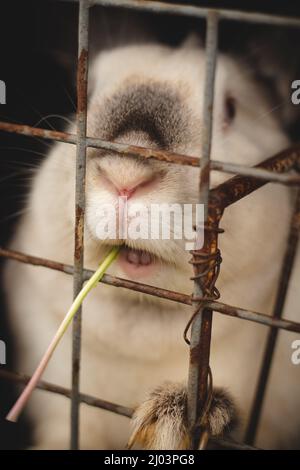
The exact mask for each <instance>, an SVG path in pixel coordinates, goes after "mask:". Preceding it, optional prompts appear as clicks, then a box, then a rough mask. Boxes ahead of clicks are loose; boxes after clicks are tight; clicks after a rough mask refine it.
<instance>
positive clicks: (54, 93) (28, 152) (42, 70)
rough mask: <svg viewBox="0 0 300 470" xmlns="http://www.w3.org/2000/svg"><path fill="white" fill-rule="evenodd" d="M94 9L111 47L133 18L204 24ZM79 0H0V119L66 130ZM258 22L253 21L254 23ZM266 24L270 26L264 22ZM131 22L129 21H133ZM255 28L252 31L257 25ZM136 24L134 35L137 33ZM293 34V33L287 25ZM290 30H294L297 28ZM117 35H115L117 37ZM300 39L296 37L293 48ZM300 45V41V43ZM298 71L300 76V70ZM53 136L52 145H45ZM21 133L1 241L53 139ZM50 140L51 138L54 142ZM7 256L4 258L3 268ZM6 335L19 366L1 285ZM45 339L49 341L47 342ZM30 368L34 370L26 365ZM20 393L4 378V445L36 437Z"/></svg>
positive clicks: (162, 24) (1, 335) (8, 148)
mask: <svg viewBox="0 0 300 470" xmlns="http://www.w3.org/2000/svg"><path fill="white" fill-rule="evenodd" d="M174 3H192V4H198V5H204V6H210V7H217V6H222V7H227V8H235V7H238V8H239V9H243V10H252V11H261V12H273V13H278V14H282V15H293V16H294V15H298V16H300V6H299V5H297V3H299V2H296V1H293V2H288V1H282V0H281V1H280V0H279V1H276V0H272V1H262V0H260V1H255V0H251V1H245V0H243V1H239V2H237V1H213V0H210V1H207V2H200V1H198V2H196V1H193V2H184V1H183V0H182V1H181V2H174ZM99 11H100V15H99V14H97V12H96V13H95V15H94V9H93V10H92V12H93V14H92V16H93V18H92V20H93V21H92V31H91V35H92V43H93V31H96V30H97V29H101V30H103V29H105V30H106V31H108V40H107V38H105V37H103V36H102V37H101V38H99V37H98V35H96V36H95V37H97V39H96V40H95V41H94V43H93V44H95V43H97V41H98V42H101V47H109V46H111V45H114V43H115V42H118V41H122V38H121V37H120V36H118V35H117V34H116V31H119V29H120V28H119V26H120V24H123V23H124V21H125V24H127V25H128V24H130V21H132V19H133V20H134V22H137V21H138V23H139V24H140V25H141V28H142V29H143V30H147V31H148V30H149V35H154V36H156V37H158V38H159V39H160V40H162V41H165V42H168V43H173V44H175V43H177V42H178V41H180V40H181V39H182V38H183V37H184V35H185V34H186V32H187V31H188V30H189V29H192V28H195V29H199V28H200V29H201V28H202V30H203V22H202V21H201V20H191V19H186V18H179V17H170V16H165V15H163V16H154V15H150V14H135V13H133V12H132V11H131V12H128V13H127V12H126V11H125V10H121V11H119V10H115V9H105V11H104V10H103V9H99V8H98V13H99ZM77 14H78V5H77V4H76V2H61V1H42V0H38V1H26V0H22V1H12V0H9V1H2V2H1V6H0V79H1V80H4V81H5V83H6V86H7V104H6V105H0V120H2V121H7V122H15V123H24V124H28V125H31V126H38V127H43V128H47V129H51V128H54V129H56V130H62V129H63V128H64V125H65V124H64V120H63V119H62V118H59V117H53V116H52V117H49V118H48V119H43V118H45V116H49V115H60V116H62V117H63V116H68V115H70V114H72V113H74V111H75V108H74V103H75V102H76V92H75V88H74V83H75V79H74V77H75V70H76V54H77V36H76V34H77ZM253 28H254V29H253ZM263 28H264V30H268V28H267V27H263ZM129 29H130V28H129ZM261 30H262V27H256V26H248V25H246V24H243V25H242V26H241V25H237V24H236V23H234V24H231V23H230V22H229V23H226V24H224V26H222V30H221V37H220V46H221V49H228V48H229V49H230V48H231V47H232V44H233V43H235V46H237V45H240V44H243V43H244V42H246V41H247V38H248V36H249V35H250V36H251V35H253V34H256V31H261ZM253 31H254V33H253ZM135 34H138V32H136V30H134V32H133V33H132V37H131V38H127V39H128V41H129V40H134V38H135ZM286 34H288V33H286ZM290 34H291V37H292V35H293V31H291V33H290ZM112 38H114V39H113V40H112ZM299 44H300V42H298V43H296V44H295V46H296V47H295V48H294V52H295V53H296V54H297V51H296V48H297V47H298V45H299ZM299 47H300V46H299ZM298 55H299V54H298ZM298 78H300V76H299V77H298ZM46 144H47V145H46ZM46 144H45V143H44V142H42V141H41V140H38V139H33V138H28V137H24V136H20V135H14V134H7V133H4V132H0V246H6V245H7V243H8V241H9V238H10V236H11V234H12V233H13V230H14V227H15V223H16V221H17V219H18V215H19V213H20V211H21V210H22V208H23V205H24V201H25V198H26V193H27V190H28V187H29V183H30V175H31V172H32V170H33V169H34V168H35V167H36V166H37V165H38V164H39V162H40V161H41V159H42V158H44V156H45V154H46V152H47V151H48V149H49V142H46ZM50 145H52V144H51V143H50ZM1 267H2V263H1V264H0V269H1ZM0 339H1V340H3V341H5V343H6V345H7V365H6V366H3V365H2V366H0V367H1V368H7V369H9V370H15V363H14V338H13V335H12V332H11V331H10V329H9V321H8V315H7V314H6V312H5V299H4V298H3V293H2V291H1V292H0ZM45 346H46V345H45ZM20 372H29V371H20ZM15 398H16V390H15V388H14V387H13V386H12V385H11V384H10V383H6V382H5V381H3V380H1V379H0V448H2V449H14V448H20V447H24V446H25V445H27V444H28V443H29V442H30V426H29V423H28V420H27V419H26V416H25V417H24V416H23V417H22V419H20V422H19V423H18V424H7V423H6V422H5V421H4V419H3V418H4V416H5V414H6V413H7V411H8V409H9V407H10V406H11V405H12V404H13V402H14V400H15Z"/></svg>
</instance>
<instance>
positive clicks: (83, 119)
mask: <svg viewBox="0 0 300 470" xmlns="http://www.w3.org/2000/svg"><path fill="white" fill-rule="evenodd" d="M88 24H89V4H88V1H87V0H80V3H79V24H78V68H77V153H76V189H75V233H74V235H75V247H74V278H73V295H74V298H75V297H76V296H77V295H78V293H79V291H80V290H81V288H82V284H83V248H84V245H83V243H84V212H85V166H86V127H87V75H88ZM80 353H81V309H80V310H79V311H78V313H77V314H76V316H75V318H74V321H73V338H72V393H71V444H70V446H71V449H73V450H75V449H78V447H79V405H80V396H79V376H80Z"/></svg>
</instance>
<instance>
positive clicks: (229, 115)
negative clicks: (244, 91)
mask: <svg viewBox="0 0 300 470" xmlns="http://www.w3.org/2000/svg"><path fill="white" fill-rule="evenodd" d="M224 107H225V109H224V114H225V116H224V126H225V128H226V127H228V126H229V125H230V124H231V123H232V122H233V120H234V119H235V116H236V100H235V98H233V96H226V98H225V104H224Z"/></svg>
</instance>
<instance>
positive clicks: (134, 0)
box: [75, 0, 300, 26]
mask: <svg viewBox="0 0 300 470" xmlns="http://www.w3.org/2000/svg"><path fill="white" fill-rule="evenodd" d="M75 1H78V0H75ZM92 3H93V4H95V5H96V4H98V5H103V6H111V7H123V8H133V9H135V10H144V11H150V12H153V13H169V14H172V15H183V16H192V17H196V18H197V17H198V18H206V17H207V15H209V14H210V13H211V12H213V11H216V12H218V14H219V15H220V19H224V20H232V21H245V22H247V23H262V24H272V25H281V26H300V19H298V18H294V17H289V16H278V15H272V14H266V13H252V12H243V11H238V10H227V9H222V8H218V9H212V8H205V7H201V6H195V5H184V4H174V3H171V2H160V1H150V0H92Z"/></svg>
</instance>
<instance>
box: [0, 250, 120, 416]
mask: <svg viewBox="0 0 300 470" xmlns="http://www.w3.org/2000/svg"><path fill="white" fill-rule="evenodd" d="M119 250H120V247H114V248H113V249H112V250H111V251H110V252H109V253H108V255H107V256H106V257H105V259H104V260H103V261H102V263H101V264H100V265H99V267H98V269H97V271H95V273H94V274H93V276H92V277H91V278H90V279H89V280H88V281H87V283H86V284H85V285H84V286H83V288H82V289H81V291H80V292H79V294H78V295H77V297H76V299H75V300H74V302H73V303H72V305H71V307H70V309H69V311H68V313H67V314H66V316H65V318H64V319H63V321H62V323H61V324H60V326H59V328H58V330H57V332H56V333H55V335H54V337H53V339H52V341H51V343H50V344H49V346H48V349H47V351H46V352H45V354H44V356H43V357H42V359H41V361H40V363H39V365H38V367H37V368H36V370H35V372H34V374H33V375H32V377H31V379H30V381H29V382H28V384H27V385H26V387H25V389H24V390H23V392H22V393H21V395H20V396H19V398H18V400H17V401H16V403H15V404H14V406H13V407H12V408H11V410H10V411H9V413H8V414H7V416H6V419H7V420H8V421H14V422H15V421H17V419H18V417H19V415H20V413H21V412H22V410H23V408H24V406H25V405H26V403H27V401H28V400H29V398H30V396H31V393H32V392H33V390H34V389H35V387H36V385H37V383H38V382H39V380H40V378H41V376H42V374H43V372H44V370H45V369H46V367H47V364H48V362H49V360H50V358H51V356H52V354H53V353H54V351H55V348H56V346H57V345H58V343H59V341H60V340H61V338H62V337H63V335H64V333H65V332H66V330H67V328H68V326H69V325H70V323H71V322H72V320H73V318H74V315H75V314H76V312H77V310H78V309H79V307H80V305H81V304H82V302H83V300H84V298H85V297H86V296H87V294H88V293H89V292H90V291H91V290H92V289H93V287H95V286H97V285H98V282H99V281H100V280H101V278H102V277H103V275H104V273H105V271H106V270H107V268H108V267H109V266H110V264H111V263H112V262H113V261H114V260H115V258H116V257H117V255H118V252H119Z"/></svg>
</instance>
